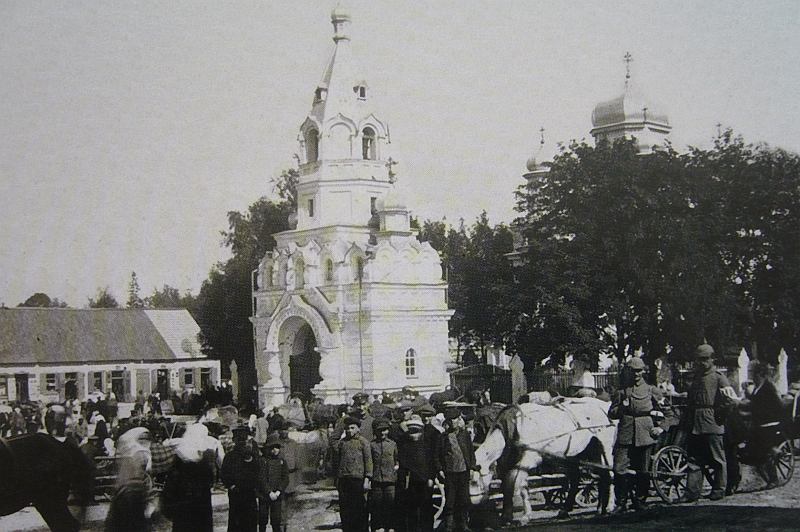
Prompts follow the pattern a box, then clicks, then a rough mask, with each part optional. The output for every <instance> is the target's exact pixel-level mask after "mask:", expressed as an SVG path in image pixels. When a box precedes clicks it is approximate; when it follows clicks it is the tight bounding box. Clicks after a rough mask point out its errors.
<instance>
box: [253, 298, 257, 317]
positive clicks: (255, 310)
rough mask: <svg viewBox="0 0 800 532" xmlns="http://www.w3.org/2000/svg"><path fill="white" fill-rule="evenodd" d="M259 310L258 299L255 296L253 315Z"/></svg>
mask: <svg viewBox="0 0 800 532" xmlns="http://www.w3.org/2000/svg"><path fill="white" fill-rule="evenodd" d="M257 311H258V299H257V298H255V297H254V298H253V316H255V315H256V312H257Z"/></svg>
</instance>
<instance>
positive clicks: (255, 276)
mask: <svg viewBox="0 0 800 532" xmlns="http://www.w3.org/2000/svg"><path fill="white" fill-rule="evenodd" d="M256 290H258V270H253V291H256Z"/></svg>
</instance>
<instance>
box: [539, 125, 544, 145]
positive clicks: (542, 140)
mask: <svg viewBox="0 0 800 532" xmlns="http://www.w3.org/2000/svg"><path fill="white" fill-rule="evenodd" d="M544 132H545V129H544V127H540V128H539V135H541V139H540V140H539V146H544Z"/></svg>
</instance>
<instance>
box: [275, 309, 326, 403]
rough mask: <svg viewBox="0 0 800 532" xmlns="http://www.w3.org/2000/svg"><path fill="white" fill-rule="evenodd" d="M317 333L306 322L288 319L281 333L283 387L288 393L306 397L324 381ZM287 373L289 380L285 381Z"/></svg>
mask: <svg viewBox="0 0 800 532" xmlns="http://www.w3.org/2000/svg"><path fill="white" fill-rule="evenodd" d="M317 345H318V344H317V338H316V336H314V331H313V329H312V328H311V326H310V325H309V324H308V322H306V321H305V320H304V319H302V318H300V317H297V316H295V317H292V318H289V319H287V320H286V321H285V322H284V324H283V326H282V327H281V332H280V347H281V355H282V356H281V359H282V361H281V366H282V368H283V372H284V373H283V374H284V379H283V382H284V384H288V385H289V393H301V394H303V395H304V396H307V395H308V394H309V392H311V389H312V388H313V387H314V386H315V385H317V384H319V383H320V381H322V377H321V376H320V374H319V362H320V354H319V349H318V347H317ZM286 371H288V372H289V378H288V379H287V378H286Z"/></svg>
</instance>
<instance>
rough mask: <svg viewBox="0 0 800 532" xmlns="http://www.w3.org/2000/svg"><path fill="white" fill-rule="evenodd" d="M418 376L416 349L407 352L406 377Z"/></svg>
mask: <svg viewBox="0 0 800 532" xmlns="http://www.w3.org/2000/svg"><path fill="white" fill-rule="evenodd" d="M416 376H417V352H416V351H414V348H413V347H412V348H409V350H408V351H406V377H416Z"/></svg>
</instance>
